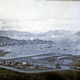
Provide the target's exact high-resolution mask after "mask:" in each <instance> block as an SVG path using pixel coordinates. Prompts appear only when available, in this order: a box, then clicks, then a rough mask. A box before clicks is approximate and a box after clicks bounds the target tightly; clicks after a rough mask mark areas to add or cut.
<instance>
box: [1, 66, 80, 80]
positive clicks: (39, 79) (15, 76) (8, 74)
mask: <svg viewBox="0 0 80 80" xmlns="http://www.w3.org/2000/svg"><path fill="white" fill-rule="evenodd" d="M0 80H80V72H77V71H71V70H67V71H66V70H65V71H53V72H43V73H19V72H15V71H11V70H7V69H3V68H0Z"/></svg>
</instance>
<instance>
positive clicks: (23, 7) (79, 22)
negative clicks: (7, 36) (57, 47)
mask: <svg viewBox="0 0 80 80" xmlns="http://www.w3.org/2000/svg"><path fill="white" fill-rule="evenodd" d="M0 30H18V31H28V32H46V31H49V30H74V31H79V30H80V2H79V1H45V0H0Z"/></svg>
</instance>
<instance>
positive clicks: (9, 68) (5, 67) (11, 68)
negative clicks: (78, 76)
mask: <svg viewBox="0 0 80 80" xmlns="http://www.w3.org/2000/svg"><path fill="white" fill-rule="evenodd" d="M0 67H1V68H4V69H8V70H11V71H16V72H22V73H40V72H52V71H64V70H74V71H79V70H75V69H47V70H37V71H22V70H19V69H16V68H13V67H8V66H0Z"/></svg>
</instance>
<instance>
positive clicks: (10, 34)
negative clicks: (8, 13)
mask: <svg viewBox="0 0 80 80" xmlns="http://www.w3.org/2000/svg"><path fill="white" fill-rule="evenodd" d="M0 36H7V37H22V36H25V37H26V36H33V34H31V33H29V32H21V31H14V30H11V31H0Z"/></svg>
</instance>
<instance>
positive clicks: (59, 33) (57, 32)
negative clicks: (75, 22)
mask: <svg viewBox="0 0 80 80" xmlns="http://www.w3.org/2000/svg"><path fill="white" fill-rule="evenodd" d="M73 33H74V32H73V31H69V30H51V31H48V32H45V33H42V34H38V36H66V35H72V34H73Z"/></svg>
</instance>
